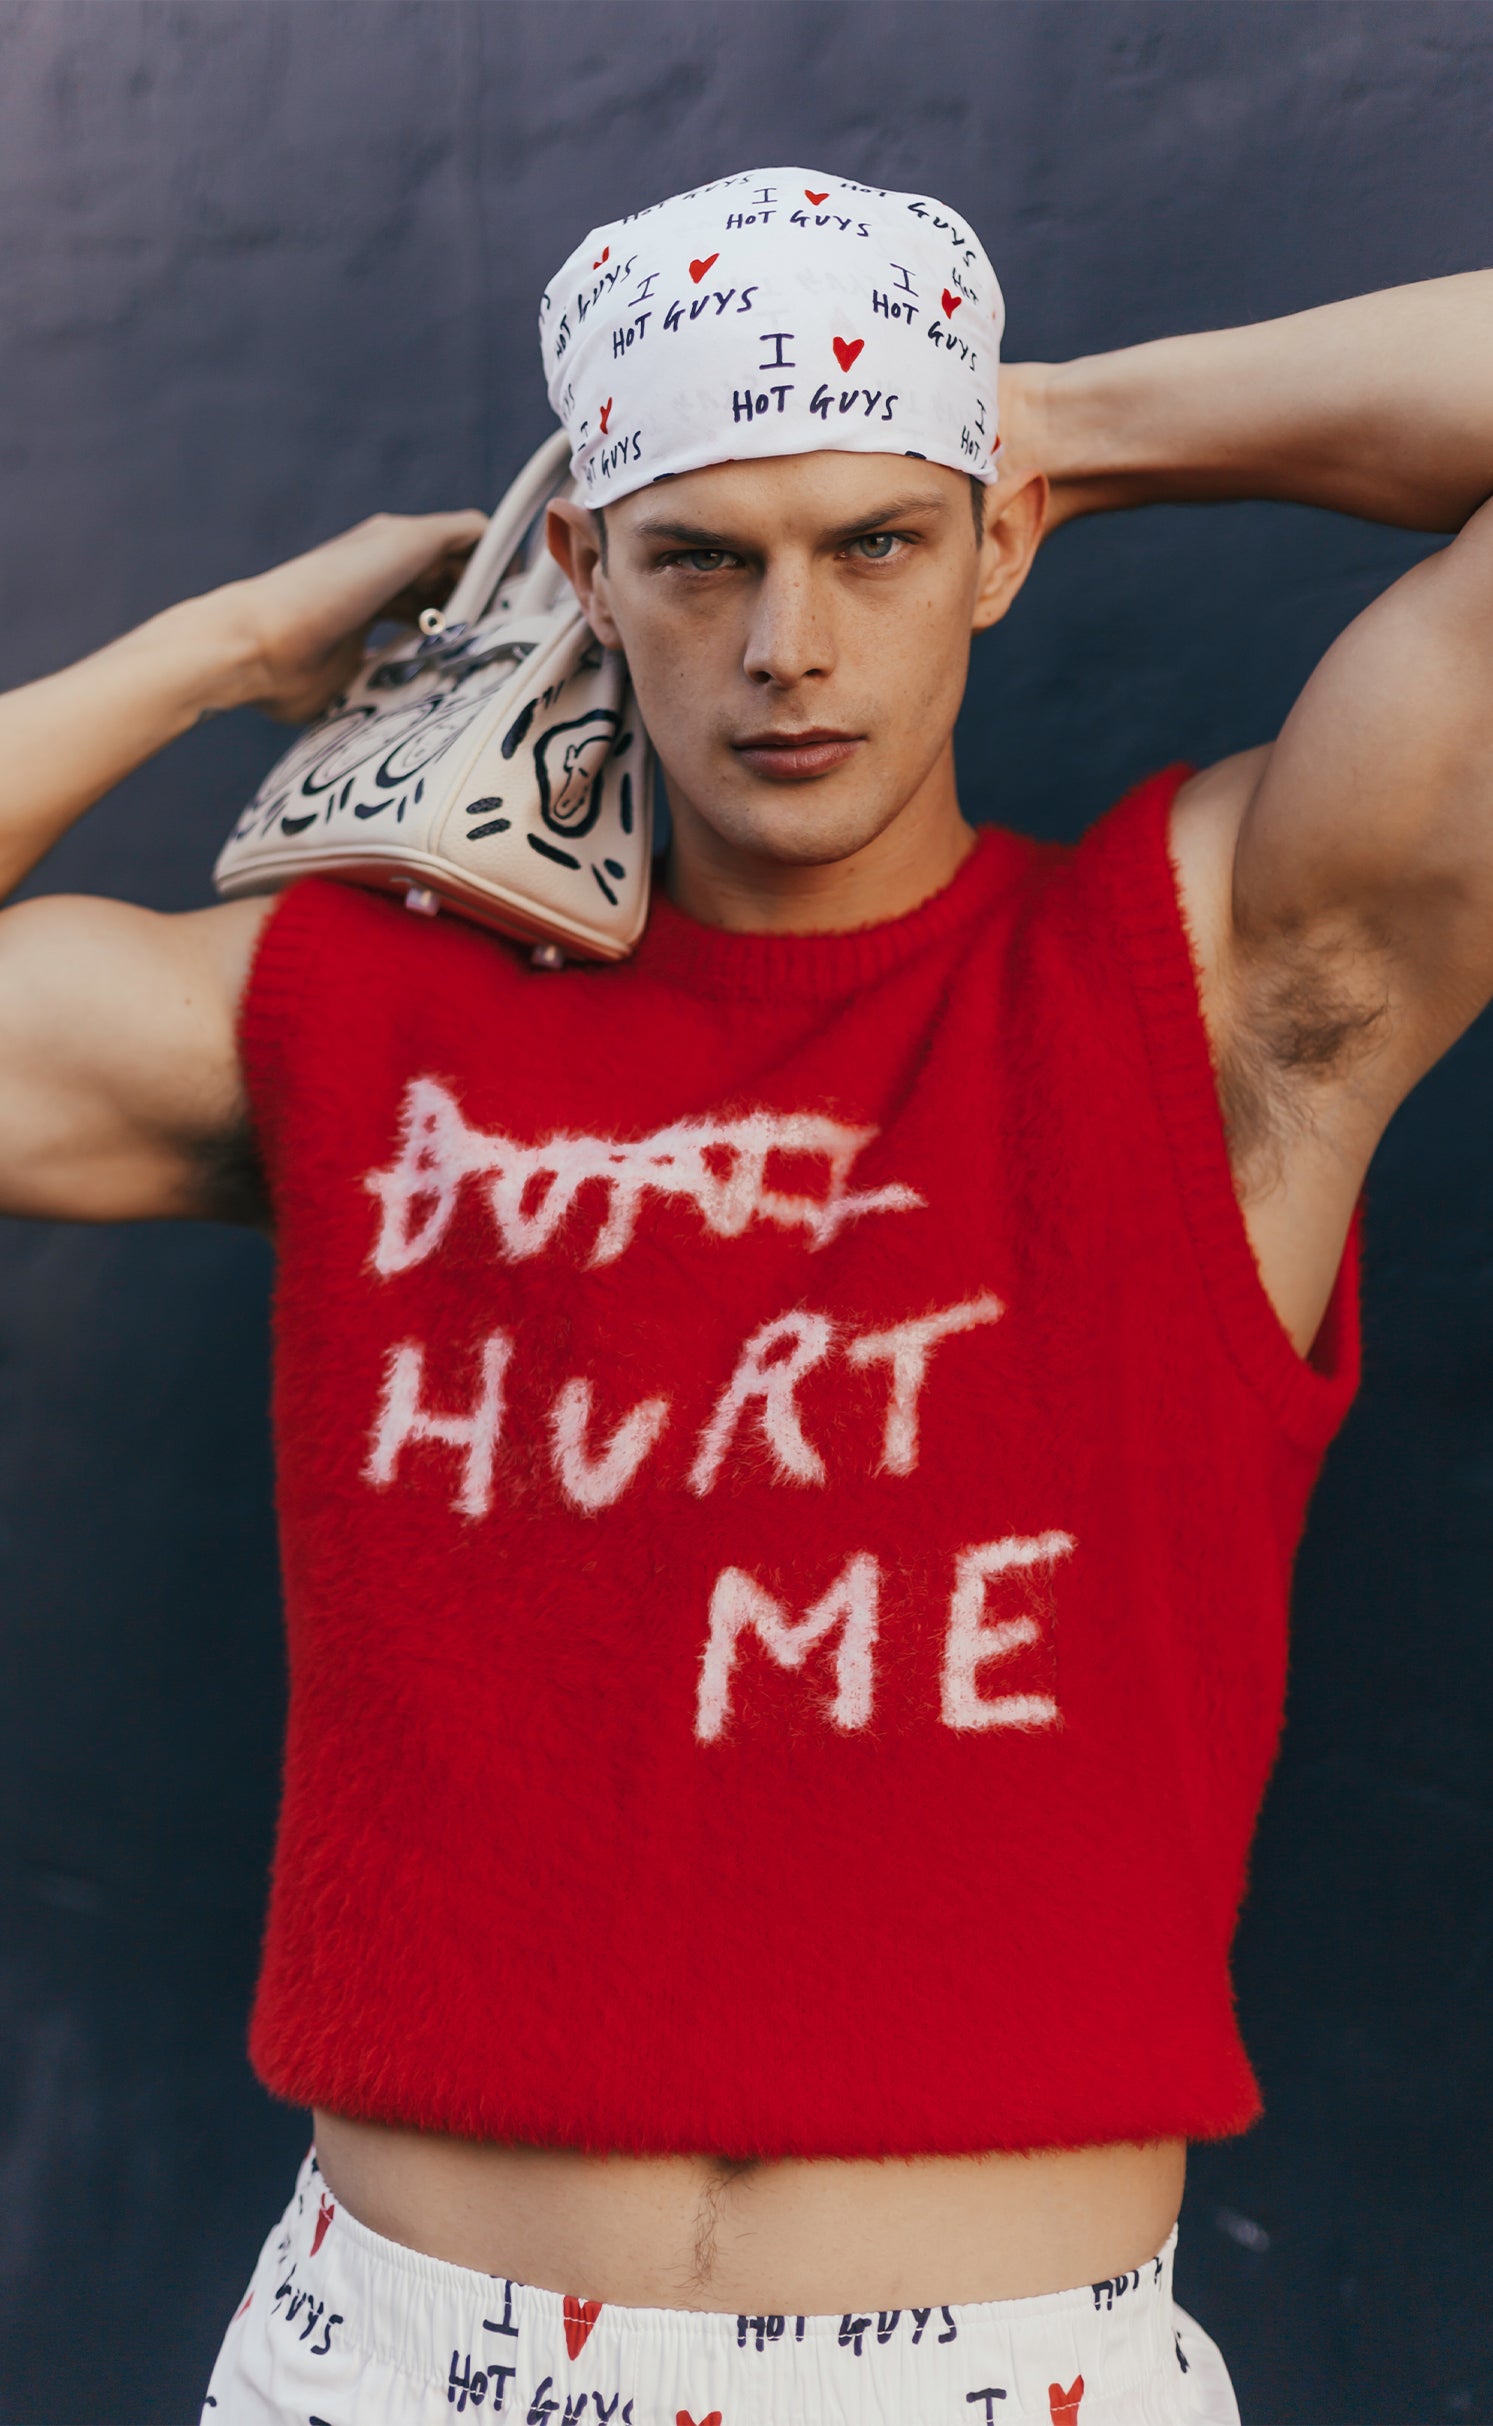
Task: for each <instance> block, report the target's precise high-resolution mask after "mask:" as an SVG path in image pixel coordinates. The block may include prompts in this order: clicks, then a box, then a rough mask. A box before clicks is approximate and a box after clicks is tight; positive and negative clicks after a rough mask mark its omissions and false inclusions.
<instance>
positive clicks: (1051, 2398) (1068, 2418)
mask: <svg viewBox="0 0 1493 2426" xmlns="http://www.w3.org/2000/svg"><path fill="white" fill-rule="evenodd" d="M1082 2399H1083V2377H1082V2376H1077V2377H1075V2379H1074V2381H1073V2382H1072V2383H1071V2384H1070V2385H1069V2387H1068V2389H1067V2391H1066V2392H1064V2390H1063V2387H1062V2385H1061V2384H1049V2385H1048V2387H1047V2406H1048V2409H1049V2410H1050V2411H1051V2413H1052V2426H1074V2420H1075V2419H1076V2417H1077V2416H1078V2404H1079V2402H1080V2401H1081V2400H1082Z"/></svg>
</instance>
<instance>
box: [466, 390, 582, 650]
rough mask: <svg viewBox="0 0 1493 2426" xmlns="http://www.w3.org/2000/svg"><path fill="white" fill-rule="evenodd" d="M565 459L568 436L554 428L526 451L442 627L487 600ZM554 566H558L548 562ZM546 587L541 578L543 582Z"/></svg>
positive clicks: (469, 619)
mask: <svg viewBox="0 0 1493 2426" xmlns="http://www.w3.org/2000/svg"><path fill="white" fill-rule="evenodd" d="M569 460H570V440H569V439H568V437H567V436H566V434H565V432H564V431H563V430H555V431H553V432H552V433H551V435H550V436H549V437H548V438H546V439H545V441H544V444H543V445H542V446H541V447H538V448H536V450H535V452H534V453H533V454H532V455H531V456H530V458H529V460H528V462H527V463H526V464H525V466H524V468H523V470H522V471H521V472H520V473H519V476H518V478H517V479H516V480H515V481H514V483H513V486H512V487H511V488H510V489H509V491H508V493H507V495H506V496H505V497H504V499H503V502H502V504H501V506H500V507H499V508H498V511H497V512H496V513H495V514H494V515H493V518H492V520H491V522H489V524H488V526H487V528H486V530H485V531H484V532H483V534H482V537H481V538H480V539H479V540H478V542H477V545H476V547H475V548H474V549H473V551H472V554H471V556H470V558H469V559H468V562H467V568H466V571H465V572H464V573H463V574H462V576H461V579H460V580H459V581H458V583H457V584H456V587H455V589H454V590H453V591H452V593H451V595H450V597H449V599H448V600H447V602H446V606H445V609H444V622H445V625H446V628H447V630H449V629H450V627H451V625H452V624H453V623H477V622H479V621H480V620H481V618H482V616H483V615H484V614H485V613H486V611H487V609H488V607H489V606H490V605H491V604H492V600H493V597H494V595H495V593H496V592H497V590H498V589H499V587H500V586H501V583H502V580H503V576H504V574H505V573H506V572H507V570H508V568H509V565H510V564H511V563H512V561H513V557H514V554H515V552H516V550H517V549H518V547H519V545H520V543H521V541H522V539H523V537H524V533H525V532H526V531H527V530H528V528H529V525H530V523H531V522H532V521H533V519H534V517H535V515H536V514H537V513H538V511H539V509H540V507H541V506H542V505H547V504H548V503H549V500H550V498H551V497H553V496H555V495H556V494H557V493H558V491H559V489H560V485H561V479H560V475H561V471H562V468H563V466H564V465H565V464H567V463H568V462H569ZM552 569H553V570H554V571H556V572H558V570H559V568H558V566H555V567H553V568H552ZM544 586H545V587H548V584H547V583H546V584H545V585H544Z"/></svg>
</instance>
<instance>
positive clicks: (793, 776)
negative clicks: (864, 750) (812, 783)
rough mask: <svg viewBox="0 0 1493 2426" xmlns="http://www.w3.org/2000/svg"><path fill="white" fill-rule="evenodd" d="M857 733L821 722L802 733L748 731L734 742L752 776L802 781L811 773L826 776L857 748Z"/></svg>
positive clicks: (843, 762)
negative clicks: (836, 728)
mask: <svg viewBox="0 0 1493 2426" xmlns="http://www.w3.org/2000/svg"><path fill="white" fill-rule="evenodd" d="M863 738H864V736H863V735H862V734H860V733H835V732H831V731H830V730H829V729H828V728H827V727H826V726H824V725H815V726H812V727H808V728H806V729H805V730H804V731H803V732H801V733H750V734H748V736H747V738H746V739H745V740H744V741H737V742H733V744H732V747H733V749H734V750H735V752H736V755H737V757H738V758H740V759H742V760H744V761H745V763H746V764H747V765H748V766H749V767H750V768H751V770H752V773H753V774H754V775H765V776H766V777H767V778H768V780H769V782H772V783H805V782H807V781H808V779H809V778H810V777H811V776H813V775H828V774H830V773H832V772H833V770H834V769H835V768H836V767H841V766H843V765H844V764H845V761H846V759H847V758H850V757H853V756H854V754H855V752H856V751H857V750H858V749H859V748H860V746H861V742H862V740H863Z"/></svg>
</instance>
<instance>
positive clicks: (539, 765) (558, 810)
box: [534, 708, 622, 839]
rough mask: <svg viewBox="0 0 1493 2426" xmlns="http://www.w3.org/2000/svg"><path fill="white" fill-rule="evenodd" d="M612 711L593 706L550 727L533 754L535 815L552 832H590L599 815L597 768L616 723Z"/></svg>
mask: <svg viewBox="0 0 1493 2426" xmlns="http://www.w3.org/2000/svg"><path fill="white" fill-rule="evenodd" d="M621 721H622V720H621V718H620V717H619V715H618V713H617V711H616V709H615V708H592V709H591V710H590V712H589V713H588V714H587V715H585V716H573V717H571V718H569V719H568V720H567V722H566V723H564V724H552V725H551V726H550V728H549V730H548V732H546V733H543V734H541V736H540V738H539V741H538V743H537V744H536V746H535V750H534V769H535V773H536V774H537V775H538V778H539V814H540V816H541V817H542V818H543V819H544V822H545V824H546V825H547V826H548V827H549V830H550V832H551V833H552V834H563V835H565V836H566V838H567V839H575V838H578V837H579V836H580V835H582V834H589V833H590V831H591V828H592V827H593V826H594V825H595V823H596V821H597V819H598V817H599V816H600V815H601V797H602V769H603V768H604V766H605V764H606V761H607V759H608V757H609V756H610V754H611V750H612V745H613V742H614V741H615V739H616V736H617V728H618V726H619V725H620V723H621Z"/></svg>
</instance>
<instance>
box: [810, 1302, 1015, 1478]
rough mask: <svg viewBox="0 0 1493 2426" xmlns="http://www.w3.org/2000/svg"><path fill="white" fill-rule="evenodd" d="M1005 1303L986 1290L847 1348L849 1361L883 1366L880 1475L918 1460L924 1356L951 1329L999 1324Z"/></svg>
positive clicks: (906, 1468) (951, 1333)
mask: <svg viewBox="0 0 1493 2426" xmlns="http://www.w3.org/2000/svg"><path fill="white" fill-rule="evenodd" d="M1005 1310H1006V1309H1005V1307H1004V1306H1003V1305H1002V1304H1001V1301H1000V1299H999V1298H998V1297H992V1296H991V1295H990V1294H989V1292H988V1291H987V1292H986V1293H985V1294H984V1295H983V1296H980V1297H970V1298H966V1299H965V1301H964V1303H963V1304H962V1305H958V1306H945V1307H944V1309H943V1311H942V1312H941V1313H938V1314H923V1315H919V1316H917V1317H915V1318H914V1319H913V1320H912V1321H910V1322H903V1323H897V1324H896V1325H895V1326H894V1327H893V1328H892V1329H891V1330H890V1331H868V1332H867V1333H866V1334H865V1335H864V1336H863V1337H862V1338H860V1339H858V1340H855V1341H854V1342H853V1343H852V1345H851V1347H850V1348H849V1349H848V1350H847V1354H848V1356H849V1358H850V1361H851V1363H852V1364H853V1365H872V1364H887V1365H890V1367H891V1382H892V1391H891V1397H890V1399H889V1400H888V1402H887V1411H886V1431H885V1433H884V1435H883V1437H882V1445H881V1470H882V1472H883V1473H884V1474H911V1473H912V1471H913V1469H914V1467H915V1466H916V1464H917V1462H918V1399H919V1397H920V1396H921V1394H922V1388H923V1384H924V1382H925V1381H926V1380H927V1378H928V1360H929V1358H930V1357H931V1356H932V1354H933V1351H934V1349H935V1348H936V1347H937V1346H938V1344H939V1341H940V1340H944V1339H952V1338H953V1337H954V1335H955V1333H956V1332H959V1331H973V1330H975V1329H976V1328H977V1327H978V1326H979V1325H980V1324H981V1323H994V1322H999V1321H1000V1318H1001V1316H1002V1315H1003V1314H1004V1312H1005Z"/></svg>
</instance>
